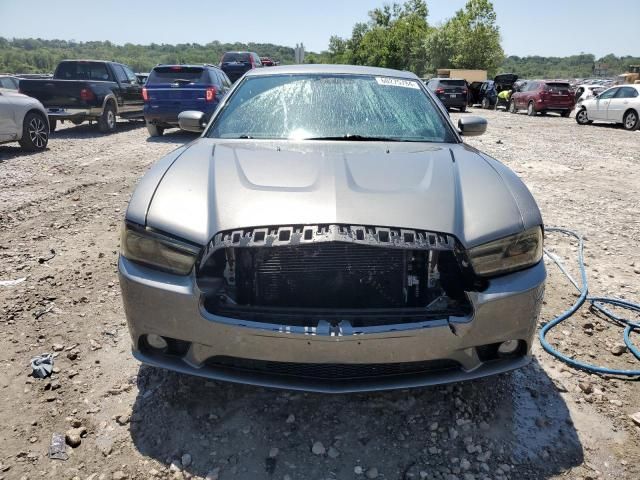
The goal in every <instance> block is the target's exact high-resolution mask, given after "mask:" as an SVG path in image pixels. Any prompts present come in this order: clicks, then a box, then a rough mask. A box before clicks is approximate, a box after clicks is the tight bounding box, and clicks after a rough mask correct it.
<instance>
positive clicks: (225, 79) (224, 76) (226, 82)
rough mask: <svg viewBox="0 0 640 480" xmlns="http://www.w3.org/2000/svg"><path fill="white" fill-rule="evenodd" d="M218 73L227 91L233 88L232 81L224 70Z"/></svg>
mask: <svg viewBox="0 0 640 480" xmlns="http://www.w3.org/2000/svg"><path fill="white" fill-rule="evenodd" d="M218 73H219V74H220V76H221V77H222V83H223V84H224V86H225V87H227V89H229V88H231V80H229V77H227V74H226V73H224V72H223V71H222V70H220V71H219V72H218Z"/></svg>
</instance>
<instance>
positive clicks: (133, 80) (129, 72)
mask: <svg viewBox="0 0 640 480" xmlns="http://www.w3.org/2000/svg"><path fill="white" fill-rule="evenodd" d="M121 67H122V69H123V70H124V73H125V74H126V75H127V78H128V79H129V82H131V83H137V81H138V80H137V78H136V74H135V73H133V70H131V69H130V68H129V67H127V66H126V65H121Z"/></svg>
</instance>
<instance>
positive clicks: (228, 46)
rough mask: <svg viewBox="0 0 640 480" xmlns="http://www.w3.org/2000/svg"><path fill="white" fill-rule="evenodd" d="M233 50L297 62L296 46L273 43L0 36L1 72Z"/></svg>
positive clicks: (144, 68)
mask: <svg viewBox="0 0 640 480" xmlns="http://www.w3.org/2000/svg"><path fill="white" fill-rule="evenodd" d="M230 50H250V51H254V52H256V53H257V54H258V55H260V56H266V57H271V58H273V59H275V60H279V61H280V62H281V63H282V64H288V63H294V49H293V48H290V47H284V46H280V45H273V44H270V43H248V44H244V43H220V42H217V41H214V42H210V43H207V44H206V45H200V44H197V43H185V44H179V45H164V44H163V45H158V44H155V43H152V44H150V45H134V44H132V43H127V44H125V45H115V44H113V43H111V42H109V41H106V42H75V41H66V40H42V39H39V38H38V39H36V38H24V39H20V38H18V39H13V40H8V39H6V38H2V37H0V72H10V73H48V72H53V70H54V69H55V67H56V65H57V64H58V63H59V62H60V60H63V59H67V58H71V59H72V58H87V59H88V58H90V59H99V60H112V61H117V62H121V63H124V64H127V65H129V66H130V67H131V68H133V69H134V70H135V71H137V72H148V71H149V70H151V68H153V67H154V66H155V65H157V64H158V63H212V64H217V63H218V62H219V61H220V58H221V57H222V54H223V53H224V52H226V51H230Z"/></svg>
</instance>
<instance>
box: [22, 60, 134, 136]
mask: <svg viewBox="0 0 640 480" xmlns="http://www.w3.org/2000/svg"><path fill="white" fill-rule="evenodd" d="M20 92H21V93H24V94H25V95H28V96H30V97H34V98H37V99H38V100H40V102H42V104H43V105H44V108H45V109H46V110H47V115H48V116H49V124H50V130H51V131H52V132H53V131H54V130H55V128H56V124H57V121H58V120H60V121H62V122H64V121H65V120H70V121H71V122H72V123H74V124H75V125H79V124H81V123H82V122H85V121H87V120H88V121H90V122H91V121H97V122H98V128H99V129H100V131H101V132H103V133H109V132H113V131H114V130H115V128H116V117H121V118H127V119H133V118H138V119H142V118H143V108H144V100H143V98H142V85H141V84H140V82H139V81H138V79H137V78H136V75H135V73H133V71H132V70H131V69H130V68H129V67H128V66H126V65H123V64H121V63H115V62H105V61H100V60H63V61H62V62H60V64H59V65H58V66H57V68H56V71H55V73H54V74H53V78H47V79H22V80H20Z"/></svg>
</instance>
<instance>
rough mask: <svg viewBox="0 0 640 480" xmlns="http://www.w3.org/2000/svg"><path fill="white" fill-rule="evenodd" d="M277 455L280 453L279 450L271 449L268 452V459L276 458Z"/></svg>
mask: <svg viewBox="0 0 640 480" xmlns="http://www.w3.org/2000/svg"><path fill="white" fill-rule="evenodd" d="M278 453H280V449H278V447H271V450H269V458H276V457H277V456H278Z"/></svg>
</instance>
